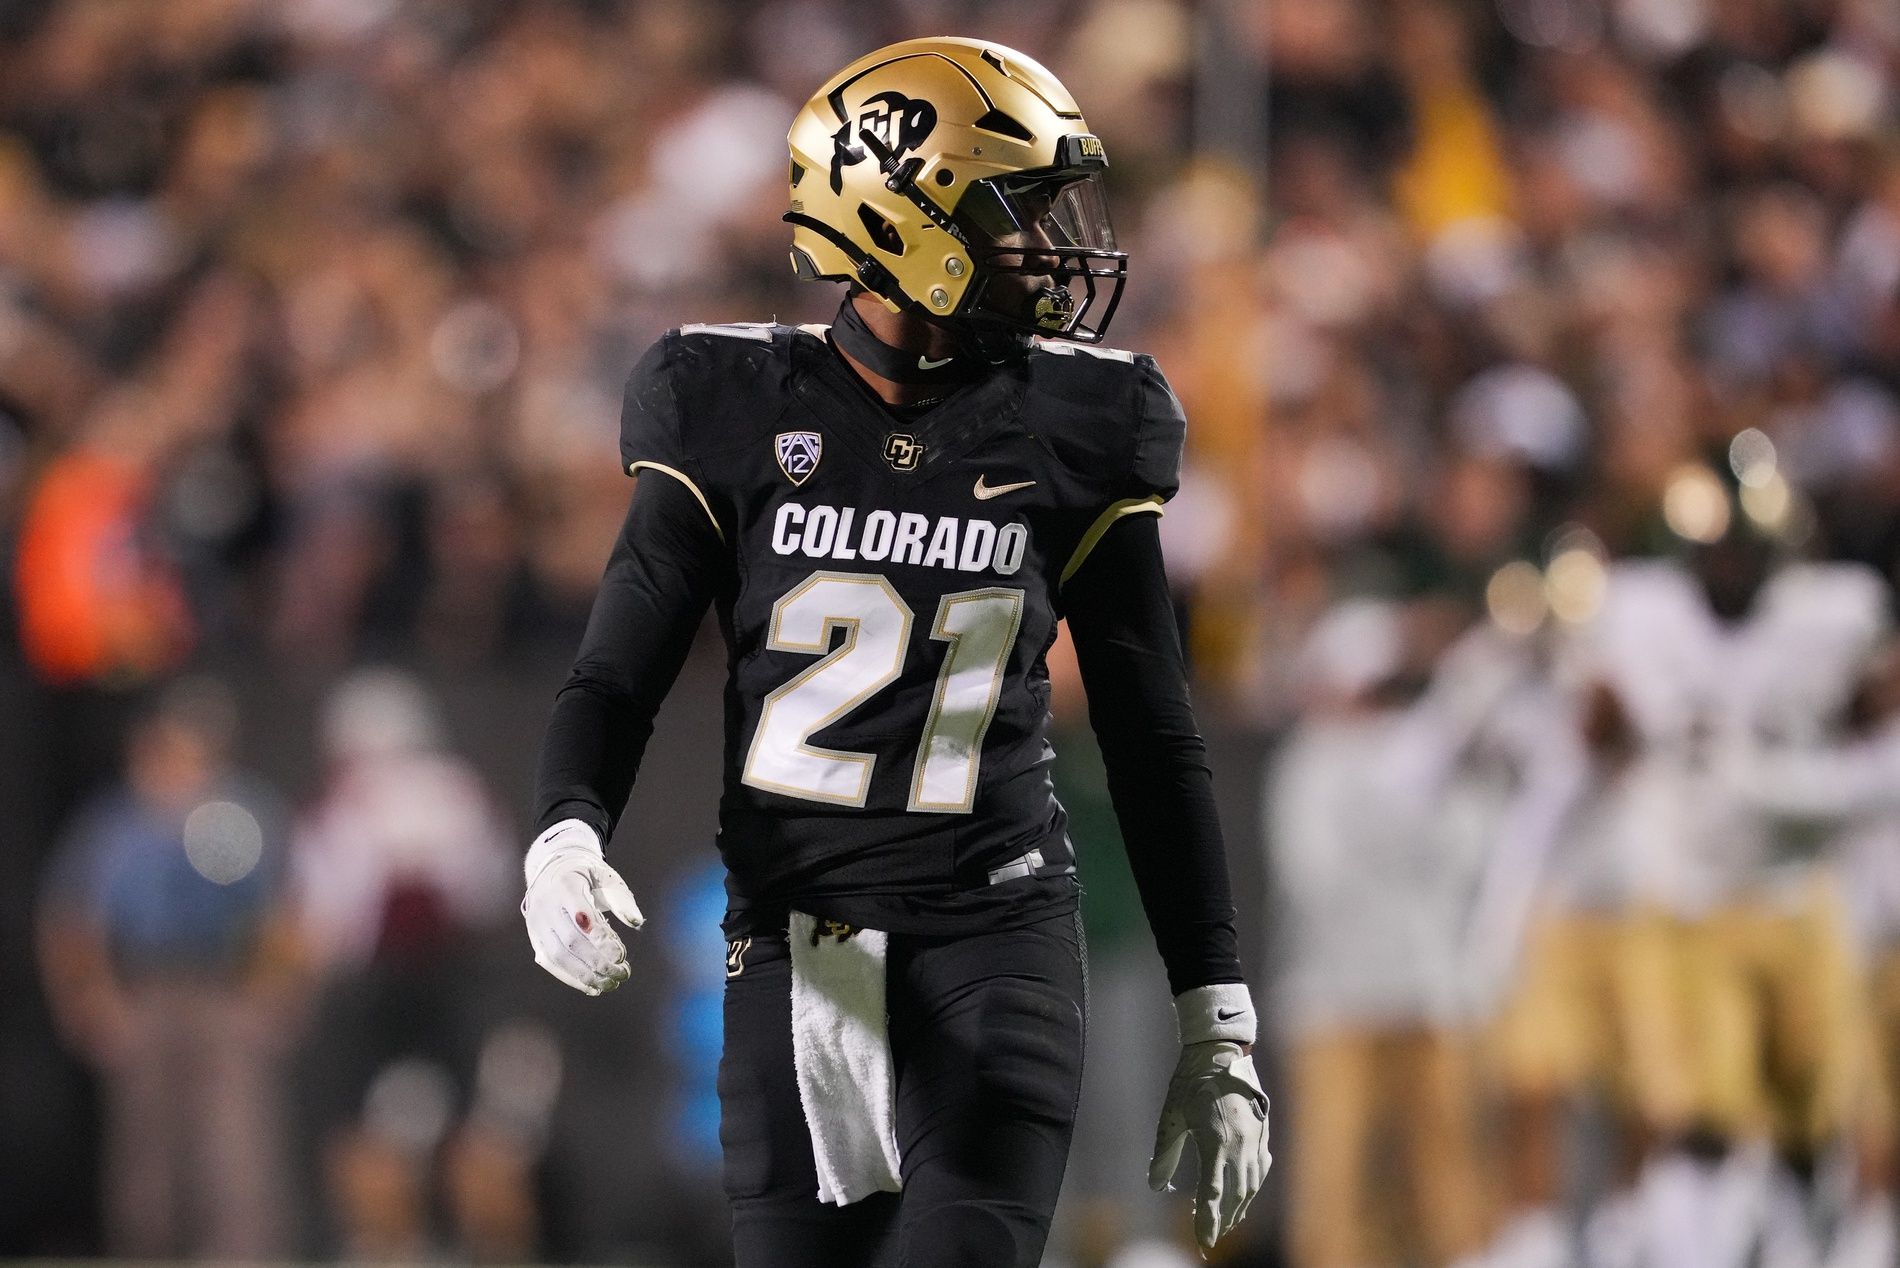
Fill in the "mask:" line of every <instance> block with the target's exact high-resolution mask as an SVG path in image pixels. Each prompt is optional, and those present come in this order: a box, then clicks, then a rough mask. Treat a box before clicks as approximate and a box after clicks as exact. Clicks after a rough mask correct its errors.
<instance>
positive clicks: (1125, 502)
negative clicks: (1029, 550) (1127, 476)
mask: <svg viewBox="0 0 1900 1268" xmlns="http://www.w3.org/2000/svg"><path fill="white" fill-rule="evenodd" d="M1161 513H1162V512H1161V496H1160V494H1157V493H1150V494H1148V495H1147V496H1146V497H1138V498H1123V499H1122V500H1121V501H1119V502H1114V503H1111V504H1110V505H1109V508H1108V509H1107V510H1106V511H1103V512H1102V513H1101V514H1100V515H1098V516H1096V517H1095V522H1094V523H1093V524H1090V525H1089V529H1088V532H1086V533H1083V534H1082V540H1081V541H1079V542H1077V543H1076V544H1075V553H1074V554H1072V555H1070V556H1069V562H1068V563H1067V564H1065V565H1063V568H1062V576H1061V578H1060V579H1059V580H1058V581H1057V582H1056V585H1057V586H1065V585H1067V584H1068V583H1069V578H1070V577H1072V576H1074V575H1075V570H1076V569H1077V568H1080V567H1081V566H1082V561H1083V560H1085V559H1087V558H1088V557H1089V552H1090V551H1092V550H1094V549H1095V544H1096V543H1097V542H1099V541H1101V540H1102V534H1104V533H1106V532H1108V530H1109V529H1111V528H1113V527H1114V525H1115V521H1116V520H1118V519H1120V518H1121V517H1122V516H1124V515H1160V514H1161Z"/></svg>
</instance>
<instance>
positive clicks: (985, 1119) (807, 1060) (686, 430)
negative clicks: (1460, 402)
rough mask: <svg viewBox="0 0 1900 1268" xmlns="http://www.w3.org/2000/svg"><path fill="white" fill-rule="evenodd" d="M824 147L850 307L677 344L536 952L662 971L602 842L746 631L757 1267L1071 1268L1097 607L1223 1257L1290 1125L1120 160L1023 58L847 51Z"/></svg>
mask: <svg viewBox="0 0 1900 1268" xmlns="http://www.w3.org/2000/svg"><path fill="white" fill-rule="evenodd" d="M790 143H791V169H790V177H791V210H790V212H789V213H788V214H787V216H786V219H787V220H788V221H789V222H790V223H791V224H792V225H793V248H792V262H793V265H794V267H795V269H796V270H797V272H798V274H799V275H800V276H802V277H806V278H814V279H826V280H835V281H843V282H845V283H847V284H848V286H849V288H850V289H849V291H848V294H847V296H846V299H845V302H844V304H843V307H842V308H840V310H839V312H838V316H837V319H836V321H835V322H834V323H833V324H832V325H831V326H830V327H829V328H826V327H822V326H806V327H798V328H788V327H783V326H774V325H763V324H762V325H744V326H724V327H720V326H714V327H686V328H683V329H681V330H678V331H676V332H673V333H671V334H668V335H667V336H666V337H664V338H663V339H662V340H661V341H660V342H659V343H658V344H656V345H655V346H654V347H653V348H652V349H651V350H650V351H649V352H648V353H647V354H646V356H645V357H644V359H643V360H642V361H641V362H640V364H639V366H638V367H637V368H636V369H635V370H634V372H633V376H632V379H631V381H630V382H629V384H628V387H627V393H626V402H625V412H624V415H623V421H622V437H621V461H622V464H623V465H624V467H625V468H626V470H627V471H628V472H629V473H631V474H636V475H638V476H639V477H640V478H639V479H638V481H637V483H636V485H635V488H634V494H633V499H632V505H631V507H630V508H629V510H628V514H627V519H626V523H625V526H624V528H623V530H622V532H621V536H620V539H619V541H618V542H617V543H616V545H615V548H614V552H613V556H612V559H611V561H610V562H609V564H608V567H607V572H606V576H605V578H604V579H603V581H602V584H601V588H600V592H599V596H598V598H597V599H596V601H595V607H594V612H593V616H592V619H591V620H590V622H589V626H588V630H587V634H586V636H585V639H584V642H583V645H582V647H581V650H580V655H579V657H578V659H577V661H576V663H575V667H574V671H573V674H572V676H571V677H570V679H569V681H568V683H567V685H566V686H565V687H564V688H563V689H562V690H561V693H560V695H559V697H558V699H557V701H556V705H555V710H554V715H553V718H552V720H551V722H550V724H549V728H548V733H547V737H546V740H545V743H544V745H543V749H542V757H541V769H540V778H539V801H540V824H541V827H542V829H543V831H542V832H541V835H540V836H539V837H538V838H537V839H536V841H535V842H534V845H533V846H532V848H531V849H530V851H529V854H528V859H527V866H526V873H527V883H528V889H527V895H526V898H525V899H524V901H523V904H522V910H523V913H524V915H525V916H526V918H527V924H528V930H529V934H530V937H531V939H532V941H533V943H534V947H535V954H536V959H537V960H538V962H540V963H541V964H542V965H543V966H544V967H545V968H547V969H548V970H549V971H550V972H552V973H553V974H555V976H557V977H559V978H561V979H562V980H563V981H565V982H567V983H568V984H570V985H572V986H574V987H576V988H578V989H580V990H582V991H586V992H588V993H589V994H598V993H599V992H601V991H603V990H607V989H610V988H612V987H613V986H615V985H617V984H618V983H619V982H620V981H622V980H624V979H625V978H626V977H627V975H628V972H629V969H628V965H627V961H626V958H625V951H624V948H623V947H622V944H621V942H620V939H619V937H618V936H617V935H616V934H615V932H614V930H613V929H612V927H611V926H610V925H609V923H608V921H607V919H606V916H607V915H608V914H612V915H613V916H616V917H618V918H619V919H620V920H622V921H623V922H624V923H626V924H628V925H630V926H632V927H636V928H637V927H638V925H639V923H640V914H639V909H638V908H637V907H636V906H635V904H634V901H633V898H632V895H631V894H630V893H629V892H628V890H627V887H626V886H625V884H624V883H623V882H622V881H621V879H620V877H619V876H618V875H617V874H616V873H615V872H614V871H613V869H612V868H610V867H609V866H608V865H607V864H606V862H605V861H604V860H603V857H602V849H601V846H602V842H604V841H606V840H607V839H608V838H609V837H610V836H611V835H612V831H613V828H614V825H615V820H616V817H617V816H618V814H619V813H620V811H621V809H622V807H623V806H624V804H625V801H626V798H627V795H628V792H629V790H630V788H631V786H632V783H633V780H634V778H635V774H636V771H637V769H638V766H639V762H640V757H641V753H642V750H643V749H644V747H645V744H646V741H647V738H648V736H649V734H650V732H651V727H652V720H653V716H654V712H655V710H656V709H657V708H658V706H659V703H660V701H661V698H662V697H663V696H664V695H665V693H666V692H667V690H668V688H669V687H670V686H671V684H672V682H673V679H674V677H675V675H676V673H677V671H678V669H679V666H680V664H681V661H682V659H683V658H684V656H685V654H686V651H687V648H688V645H689V643H690V642H691V640H692V637H693V633H694V630H695V629H696V627H697V626H698V624H699V621H700V617H701V615H702V614H703V613H704V611H705V609H706V608H707V606H708V605H711V606H712V607H713V608H714V609H715V610H716V612H717V613H718V619H719V625H720V629H721V631H722V633H723V635H724V637H725V641H726V645H727V649H728V664H729V673H730V676H729V679H728V683H727V687H726V693H725V711H726V769H725V792H724V796H723V798H722V800H721V806H720V835H719V846H720V851H721V854H722V856H723V858H724V861H725V864H726V868H727V873H728V882H727V888H728V895H729V907H728V912H727V917H726V921H725V928H726V935H727V938H728V940H729V941H728V956H727V959H728V970H727V977H728V980H727V993H726V1005H725V1008H726V1014H725V1016H726V1030H725V1035H726V1047H725V1053H724V1056H723V1058H722V1063H721V1068H720V1076H719V1090H720V1098H721V1107H722V1126H721V1136H722V1141H723V1144H724V1147H725V1156H726V1165H725V1183H726V1189H727V1192H728V1195H729V1196H730V1198H731V1201H732V1207H733V1222H734V1240H735V1250H736V1256H737V1261H738V1263H739V1264H741V1265H755V1264H768V1263H769V1264H772V1265H775V1266H777V1268H786V1266H791V1268H796V1266H798V1265H806V1264H809V1265H821V1264H822V1265H825V1266H826V1268H840V1266H842V1265H849V1264H873V1263H877V1264H883V1263H893V1262H895V1263H900V1264H904V1265H935V1264H944V1265H953V1264H954V1265H967V1264H984V1265H1001V1264H1021V1265H1032V1264H1035V1263H1037V1262H1038V1261H1039V1259H1040V1257H1041V1253H1042V1248H1043V1243H1044V1241H1045V1239H1046V1237H1047V1234H1048V1229H1049V1223H1050V1218H1051V1215H1052V1213H1053V1210H1054V1206H1055V1202H1056V1196H1057V1192H1058V1190H1059V1188H1060V1185H1061V1179H1062V1172H1063V1167H1064V1164H1065V1160H1066V1155H1067V1152H1068V1146H1069V1137H1070V1130H1071V1125H1072V1122H1073V1117H1074V1109H1075V1101H1076V1096H1077V1092H1078V1088H1079V1083H1080V1074H1081V1057H1082V1037H1083V1026H1084V1007H1085V1003H1084V994H1085V989H1084V987H1085V977H1084V968H1083V949H1082V946H1081V938H1080V933H1079V929H1078V925H1077V916H1076V907H1077V882H1076V875H1075V860H1074V854H1073V851H1072V849H1071V846H1070V842H1069V840H1068V836H1067V833H1066V831H1065V819H1064V814H1063V810H1062V807H1061V805H1060V804H1059V803H1058V802H1057V801H1056V799H1055V796H1054V794H1053V791H1052V788H1051V786H1050V781H1049V775H1048V768H1049V762H1050V758H1051V752H1050V749H1049V746H1048V744H1047V743H1046V741H1045V738H1044V734H1045V728H1046V723H1047V704H1048V692H1049V683H1048V676H1047V674H1046V672H1045V669H1044V662H1043V657H1044V653H1045V651H1046V650H1047V649H1048V647H1049V645H1050V643H1051V641H1052V640H1053V639H1054V638H1055V635H1056V627H1057V623H1058V622H1059V621H1061V620H1064V619H1066V620H1067V621H1068V623H1069V628H1070V632H1071V636H1072V638H1073V639H1074V642H1075V646H1076V651H1077V656H1078V659H1079V662H1080V665H1081V669H1082V673H1083V677H1084V681H1085V684H1086V686H1087V688H1088V694H1089V702H1090V716H1091V721H1092V723H1093V725H1094V728H1095V731H1096V734H1097V736H1098V737H1099V739H1100V742H1101V745H1102V750H1103V756H1104V758H1105V761H1106V764H1107V769H1108V776H1109V780H1110V784H1111V791H1112V794H1113V797H1114V800H1115V805H1116V810H1117V814H1118V816H1119V818H1120V820H1121V823H1122V828H1123V833H1124V836H1125V838H1126V841H1127V845H1128V850H1129V855H1130V860H1131V863H1132V864H1133V869H1134V873H1135V876H1136V879H1137V881H1138V883H1139V885H1140V888H1141V894H1142V899H1143V902H1144V904H1145V906H1146V909H1147V912H1148V915H1149V918H1150V922H1151V924H1152V925H1153V928H1154V933H1155V938H1156V941H1157V943H1158V945H1159V948H1160V951H1161V954H1162V957H1163V959H1164V961H1165V963H1166V966H1167V970H1168V974H1169V979H1170V982H1171V984H1172V987H1173V990H1174V991H1175V1009H1176V1015H1177V1019H1178V1022H1179V1031H1180V1039H1181V1043H1182V1051H1181V1057H1180V1060H1179V1064H1178V1065H1177V1067H1176V1070H1175V1074H1174V1077H1173V1079H1172V1080H1171V1082H1170V1084H1169V1087H1168V1089H1167V1092H1166V1098H1165V1103H1164V1105H1163V1108H1162V1113H1161V1124H1160V1129H1159V1132H1158V1135H1157V1140H1156V1147H1155V1155H1154V1158H1153V1160H1152V1162H1151V1166H1150V1177H1149V1178H1150V1182H1151V1184H1153V1185H1154V1186H1155V1187H1157V1188H1159V1187H1162V1186H1163V1185H1165V1184H1166V1183H1167V1181H1168V1179H1169V1177H1170V1176H1171V1174H1172V1173H1173V1171H1174V1169H1175V1164H1176V1162H1177V1161H1178V1160H1179V1157H1180V1154H1181V1152H1182V1149H1183V1147H1184V1145H1185V1144H1186V1142H1187V1141H1189V1140H1190V1139H1191V1140H1192V1141H1193V1142H1194V1145H1195V1148H1196V1151H1197V1153H1198V1155H1199V1163H1200V1180H1199V1189H1198V1194H1197V1199H1196V1222H1195V1229H1196V1235H1197V1238H1198V1240H1199V1241H1200V1242H1201V1244H1202V1245H1203V1246H1211V1245H1212V1244H1213V1243H1214V1242H1215V1241H1216V1240H1217V1239H1218V1238H1219V1237H1220V1236H1221V1235H1222V1234H1223V1233H1225V1232H1226V1231H1227V1230H1228V1229H1230V1228H1231V1227H1232V1226H1233V1225H1234V1224H1235V1223H1236V1222H1237V1221H1238V1220H1239V1219H1240V1218H1241V1217H1242V1216H1243V1215H1244V1214H1245V1212H1246V1209H1247V1205H1248V1203H1249V1202H1250V1201H1251V1200H1252V1199H1253V1196H1254V1194H1255V1193H1256V1192H1257V1191H1258V1189H1259V1187H1260V1184H1261V1181H1262V1178H1263V1177H1264V1174H1265V1172H1266V1169H1267V1166H1268V1164H1269V1162H1270V1156H1269V1154H1268V1152H1267V1125H1266V1113H1267V1103H1266V1098H1265V1096H1264V1095H1263V1094H1262V1093H1261V1090H1260V1084H1259V1080H1258V1078H1257V1077H1256V1075H1255V1072H1254V1068H1253V1061H1252V1058H1251V1056H1250V1055H1249V1054H1250V1049H1251V1044H1252V1041H1253V1039H1254V1033H1255V1019H1254V1011H1253V1005H1252V1003H1251V1000H1250V998H1249V994H1248V991H1247V987H1246V986H1245V985H1244V983H1243V980H1242V975H1241V971H1240V965H1239V961H1238V958H1237V953H1236V946H1235V936H1234V925H1233V914H1234V913H1233V904H1232V900H1231V897H1230V890H1229V884H1228V879H1227V873H1226V863H1225V857H1224V852H1223V846H1222V842H1221V837H1220V831H1219V826H1218V823H1217V821H1216V817H1215V812H1214V803H1213V798H1212V793H1211V788H1210V784H1209V777H1208V772H1207V768H1206V763H1205V756H1204V751H1203V746H1202V743H1201V740H1200V737H1199V736H1198V734H1197V733H1196V730H1195V725H1194V719H1193V713H1192V710H1191V708H1190V706H1189V702H1188V695H1187V687H1186V682H1185V675H1184V670H1183V665H1182V657H1181V651H1180V647H1179V642H1178V638H1177V634H1176V630H1175V626H1174V623H1173V618H1172V615H1171V609H1170V605H1169V601H1168V590H1167V583H1166V578H1165V575H1164V573H1163V569H1162V560H1161V552H1160V545H1159V539H1158V536H1157V532H1156V528H1155V516H1156V515H1158V514H1159V512H1160V510H1161V504H1162V503H1163V502H1164V501H1165V500H1167V498H1168V497H1170V496H1171V495H1172V494H1173V492H1174V490H1175V487H1176V481H1177V466H1178V461H1179V457H1180V450H1181V443H1182V431H1183V420H1182V416H1181V411H1180V406H1179V404H1178V402H1177V401H1176V400H1175V397H1174V394H1173V393H1172V392H1171V391H1170V390H1169V388H1168V385H1167V382H1166V381H1165V380H1164V379H1163V377H1162V375H1161V372H1160V371H1159V370H1158V369H1157V368H1156V366H1155V364H1154V362H1153V361H1152V360H1151V359H1149V358H1148V357H1145V356H1138V355H1134V354H1130V353H1126V352H1116V351H1109V350H1106V349H1100V348H1096V347H1092V346H1089V345H1094V344H1097V343H1099V341H1100V339H1101V337H1102V335H1103V333H1104V331H1105V330H1106V328H1107V325H1108V322H1109V319H1110V318H1111V317H1112V315H1113V313H1114V310H1115V305H1116V301H1117V300H1118V299H1119V296H1120V290H1121V284H1122V280H1123V278H1124V275H1125V269H1126V257H1125V255H1123V254H1122V253H1120V252H1118V251H1117V250H1115V245H1114V240H1113V237H1112V235H1111V233H1110V230H1109V223H1108V217H1107V212H1106V207H1105V204H1104V202H1103V200H1102V196H1101V191H1100V185H1099V182H1100V179H1101V173H1102V171H1103V170H1104V168H1105V167H1106V165H1107V158H1106V154H1105V151H1104V148H1103V145H1102V142H1101V140H1100V139H1099V138H1097V137H1096V136H1095V135H1093V134H1092V133H1090V132H1089V130H1088V127H1087V124H1086V123H1085V122H1084V121H1083V118H1082V115H1081V113H1080V111H1079V110H1078V109H1077V107H1076V104H1075V102H1074V100H1073V98H1072V97H1071V96H1070V95H1069V93H1068V92H1067V90H1066V89H1064V88H1063V87H1062V85H1061V84H1060V83H1058V82H1057V81H1056V79H1055V78H1054V77H1053V76H1052V75H1050V74H1049V72H1048V71H1046V70H1044V69H1043V68H1042V67H1040V66H1038V65H1037V64H1036V63H1035V62H1033V61H1031V60H1030V59H1029V58H1027V57H1024V56H1023V55H1022V54H1020V53H1016V52H1014V51H1012V50H1010V49H1006V48H1002V47H999V46H997V45H993V44H985V43H981V42H976V41H970V40H957V39H931V40H916V41H911V42H908V43H903V44H897V45H893V46H891V47H889V48H886V49H882V50H880V51H878V52H876V53H873V54H871V55H869V56H867V57H865V58H863V59H862V60H860V61H858V62H855V63H853V64H852V65H851V66H849V67H847V68H846V69H845V70H844V71H842V72H841V73H840V74H838V75H837V76H836V77H835V78H833V79H832V80H831V81H830V82H829V83H827V84H826V85H825V86H824V87H823V88H822V89H820V91H819V92H818V93H817V95H815V96H814V97H813V98H812V99H811V101H810V102H808V103H807V104H806V106H805V107H804V108H803V109H802V110H801V111H800V112H799V114H798V116H797V118H796V120H795V121H794V123H793V125H792V129H791V135H790ZM1042 338H1048V339H1050V340H1054V341H1064V342H1047V343H1045V342H1042V341H1041V340H1042Z"/></svg>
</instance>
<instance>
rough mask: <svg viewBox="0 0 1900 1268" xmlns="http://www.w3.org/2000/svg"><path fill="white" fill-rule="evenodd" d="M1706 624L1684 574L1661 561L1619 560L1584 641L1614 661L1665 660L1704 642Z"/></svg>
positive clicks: (1704, 607)
mask: <svg viewBox="0 0 1900 1268" xmlns="http://www.w3.org/2000/svg"><path fill="white" fill-rule="evenodd" d="M1710 621H1711V618H1710V616H1709V615H1708V604H1707V601H1706V600H1705V599H1703V597H1702V593H1701V589H1700V587H1699V586H1698V585H1697V583H1696V579H1695V578H1694V577H1693V576H1692V575H1690V573H1689V571H1688V570H1687V569H1686V568H1683V567H1682V566H1681V565H1679V564H1675V563H1672V562H1669V561H1667V560H1661V559H1632V560H1622V561H1619V562H1617V563H1613V564H1611V565H1610V568H1609V575H1608V576H1607V577H1606V578H1605V584H1604V589H1603V602H1602V604H1601V605H1600V606H1599V607H1598V609H1597V612H1596V616H1595V617H1594V619H1593V620H1592V621H1591V622H1590V623H1589V628H1588V641H1589V642H1592V643H1594V644H1596V645H1597V646H1598V647H1599V648H1600V649H1601V650H1602V651H1603V652H1604V654H1606V655H1609V656H1610V657H1612V658H1613V659H1620V658H1626V657H1635V658H1637V659H1644V660H1647V659H1653V658H1655V657H1657V656H1659V655H1660V656H1665V657H1666V656H1667V654H1669V653H1670V652H1672V651H1675V650H1679V649H1681V648H1683V647H1687V646H1692V645H1699V644H1700V643H1701V642H1703V641H1705V640H1704V637H1703V636H1704V635H1705V633H1706V631H1707V630H1708V629H1709V628H1710Z"/></svg>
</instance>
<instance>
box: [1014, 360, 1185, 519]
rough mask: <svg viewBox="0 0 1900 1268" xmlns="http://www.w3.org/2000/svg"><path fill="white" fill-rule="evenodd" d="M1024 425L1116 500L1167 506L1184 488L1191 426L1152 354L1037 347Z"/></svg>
mask: <svg viewBox="0 0 1900 1268" xmlns="http://www.w3.org/2000/svg"><path fill="white" fill-rule="evenodd" d="M1023 417H1024V419H1025V421H1026V422H1027V423H1028V425H1029V427H1030V430H1032V431H1034V432H1035V433H1036V434H1037V435H1038V436H1039V437H1040V438H1041V439H1042V440H1043V441H1045V442H1046V443H1047V444H1048V445H1049V446H1050V448H1051V449H1053V450H1054V452H1055V454H1056V456H1057V457H1058V458H1060V459H1062V461H1063V462H1064V463H1065V464H1066V465H1068V466H1070V467H1072V468H1074V469H1076V470H1079V471H1082V472H1085V473H1087V474H1088V475H1090V476H1092V477H1094V478H1095V479H1096V480H1097V481H1099V482H1100V483H1101V484H1102V485H1103V486H1104V488H1105V489H1106V491H1107V496H1108V498H1109V500H1122V499H1128V498H1159V499H1160V500H1161V501H1164V502H1165V501H1167V500H1168V499H1169V498H1171V497H1173V496H1174V494H1175V491H1176V490H1177V489H1178V488H1179V487H1180V484H1181V448H1182V444H1183V442H1184V441H1185V439H1186V434H1187V418H1186V416H1185V415H1184V414H1183V413H1182V410H1181V402H1180V399H1179V398H1178V397H1176V396H1175V394H1174V389H1173V388H1172V387H1170V386H1169V385H1168V380H1167V376H1165V375H1164V374H1162V373H1161V367H1160V366H1158V365H1157V364H1155V359H1154V358H1153V357H1151V356H1149V355H1147V354H1146V353H1141V352H1126V351H1123V350H1122V349H1119V348H1098V347H1093V346H1090V345H1088V344H1077V343H1066V342H1060V341H1055V340H1046V341H1045V340H1037V341H1036V342H1035V344H1034V345H1033V346H1032V347H1031V349H1030V353H1029V390H1028V394H1027V395H1026V397H1025V399H1024V403H1023Z"/></svg>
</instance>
